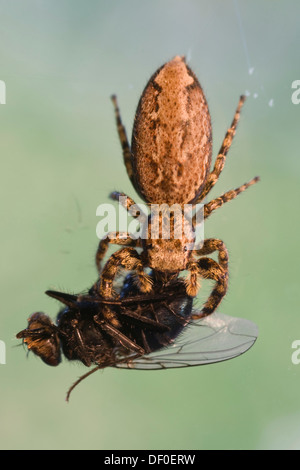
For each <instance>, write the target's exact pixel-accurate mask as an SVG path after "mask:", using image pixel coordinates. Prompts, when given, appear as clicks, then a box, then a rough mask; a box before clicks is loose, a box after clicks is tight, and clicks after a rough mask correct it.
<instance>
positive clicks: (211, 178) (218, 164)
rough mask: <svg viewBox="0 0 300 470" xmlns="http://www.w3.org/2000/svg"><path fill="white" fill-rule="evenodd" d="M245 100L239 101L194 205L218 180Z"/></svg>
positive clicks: (242, 98) (241, 98) (243, 97)
mask: <svg viewBox="0 0 300 470" xmlns="http://www.w3.org/2000/svg"><path fill="white" fill-rule="evenodd" d="M245 100H246V97H245V96H244V95H242V96H241V97H240V100H239V104H238V107H237V109H236V111H235V115H234V118H233V121H232V123H231V127H230V128H229V129H228V131H227V132H226V135H225V138H224V140H223V142H222V145H221V148H220V150H219V154H218V156H217V158H216V161H215V165H214V168H213V170H212V172H211V173H210V174H209V175H208V177H207V180H206V183H205V186H204V188H203V190H202V192H201V194H200V195H199V196H198V198H197V200H196V201H195V204H197V203H199V202H201V201H202V200H203V199H204V198H205V196H206V195H207V194H208V193H209V192H210V190H211V189H212V187H213V186H214V185H215V184H216V182H217V181H218V179H219V176H220V174H221V172H222V170H223V168H224V165H225V160H226V155H227V152H228V150H229V149H230V146H231V144H232V141H233V138H234V135H235V132H236V127H237V124H238V122H239V119H240V113H241V108H242V106H243V104H244V102H245Z"/></svg>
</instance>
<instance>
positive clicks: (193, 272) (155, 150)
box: [96, 56, 259, 317]
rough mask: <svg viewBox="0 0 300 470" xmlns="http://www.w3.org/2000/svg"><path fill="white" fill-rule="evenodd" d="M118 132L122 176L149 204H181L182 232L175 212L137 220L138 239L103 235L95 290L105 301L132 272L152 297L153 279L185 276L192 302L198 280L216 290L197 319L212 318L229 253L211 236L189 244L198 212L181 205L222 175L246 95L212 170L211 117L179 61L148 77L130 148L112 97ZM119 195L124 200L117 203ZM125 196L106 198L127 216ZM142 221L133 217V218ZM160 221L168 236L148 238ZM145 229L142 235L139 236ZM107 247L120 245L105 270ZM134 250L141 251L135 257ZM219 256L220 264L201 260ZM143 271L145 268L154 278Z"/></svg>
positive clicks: (209, 208) (199, 197)
mask: <svg viewBox="0 0 300 470" xmlns="http://www.w3.org/2000/svg"><path fill="white" fill-rule="evenodd" d="M112 99H113V103H114V107H115V115H116V122H117V128H118V134H119V137H120V141H121V145H122V149H123V159H124V163H125V167H126V170H127V174H128V176H129V178H130V180H131V182H132V184H133V186H134V188H135V189H136V191H137V192H138V194H139V195H140V196H141V197H142V198H143V200H144V201H145V202H146V203H147V204H148V206H151V205H153V204H156V205H157V204H158V205H160V204H168V205H173V204H177V205H179V206H180V208H181V209H180V210H181V218H182V219H183V221H182V225H181V226H182V227H183V226H184V227H185V230H184V231H183V232H182V236H181V237H180V238H178V237H175V236H174V233H175V229H176V221H175V218H174V214H172V213H171V214H170V212H169V213H168V214H166V213H164V212H163V211H161V212H159V213H158V214H157V215H155V216H153V214H150V216H149V217H148V216H147V215H146V214H143V215H142V219H143V220H144V221H145V222H147V223H145V227H143V226H142V228H141V232H142V234H143V236H142V237H141V238H138V239H136V238H134V237H132V236H131V234H130V233H121V232H116V233H115V234H112V233H111V234H108V235H107V236H106V237H105V238H103V239H102V240H101V241H100V243H99V247H98V250H97V253H96V265H97V267H98V271H99V273H101V276H100V279H99V282H98V289H99V293H100V294H101V296H103V297H105V298H110V297H111V296H112V293H113V283H114V280H115V278H116V276H117V275H118V274H119V272H120V270H121V269H123V268H124V269H127V270H130V271H132V272H135V275H136V278H137V282H138V285H139V288H140V290H141V291H142V292H145V293H147V292H151V290H152V288H153V282H152V281H153V280H154V284H155V282H156V281H157V280H158V279H164V280H165V281H166V280H168V281H169V280H171V279H176V278H177V276H178V274H179V273H180V272H181V271H188V273H189V276H187V277H186V279H185V285H186V292H187V295H189V296H191V297H194V296H196V295H197V293H198V290H199V287H200V282H199V281H200V279H201V278H204V279H210V280H213V281H215V287H214V289H213V290H212V292H211V295H210V296H209V298H208V300H207V301H206V303H205V304H204V306H203V308H202V310H201V312H200V313H199V317H203V316H206V315H210V314H211V313H212V312H213V311H214V310H215V309H216V308H217V307H218V305H219V304H220V302H221V300H222V299H223V297H224V296H225V294H226V291H227V286H228V252H227V249H226V246H225V244H224V242H223V241H222V240H219V239H215V238H210V239H206V240H204V241H203V244H202V246H201V247H199V246H197V245H195V231H196V229H197V217H196V216H197V213H196V214H194V215H193V217H191V218H190V219H189V220H187V218H186V217H185V216H184V211H183V207H184V205H185V204H192V206H193V208H195V207H197V204H199V203H202V202H203V201H204V198H205V197H206V196H207V195H208V193H209V192H210V190H211V189H212V188H213V186H214V185H215V183H216V182H217V181H218V178H219V176H220V174H221V172H222V170H223V167H224V164H225V159H226V155H227V152H228V150H229V148H230V146H231V143H232V140H233V137H234V135H235V132H236V127H237V124H238V121H239V118H240V112H241V108H242V105H243V103H244V101H245V97H244V96H241V98H240V100H239V103H238V107H237V109H236V112H235V115H234V119H233V121H232V124H231V126H230V128H229V129H228V131H227V133H226V135H225V138H224V141H223V143H222V145H221V148H220V151H219V154H218V156H217V158H216V161H215V164H214V167H213V169H212V171H210V166H211V156H212V130H211V121H210V113H209V110H208V106H207V102H206V99H205V96H204V93H203V91H202V88H201V86H200V84H199V82H198V80H197V77H196V76H195V74H194V73H193V72H192V70H191V69H190V68H189V67H188V66H187V65H186V63H185V60H184V58H182V57H179V56H177V57H175V58H174V59H173V60H171V61H170V62H168V63H166V64H165V65H163V66H162V67H161V68H160V69H158V70H157V71H156V72H155V73H154V75H153V76H152V77H151V79H150V80H149V82H148V84H147V86H146V87H145V89H144V92H143V94H142V96H141V98H140V101H139V104H138V107H137V111H136V115H135V119H134V125H133V133H132V141H131V146H130V144H129V142H128V139H127V135H126V130H125V128H124V126H123V123H122V120H121V116H120V111H119V108H118V104H117V100H116V97H115V96H113V97H112ZM258 180H259V178H258V177H256V178H253V179H252V180H251V181H249V182H248V183H246V184H244V185H242V186H240V187H238V188H237V189H235V190H230V191H228V192H226V193H225V194H223V195H222V196H220V197H218V198H216V199H214V200H212V201H210V202H208V203H205V204H204V219H207V218H208V217H209V216H210V215H211V214H212V212H213V211H215V210H216V209H218V208H219V207H221V206H222V205H223V204H224V203H226V202H228V201H231V200H232V199H234V198H235V197H237V196H238V195H239V194H240V193H241V192H243V191H245V190H246V189H247V188H249V187H250V186H251V185H253V184H254V183H256V182H257V181H258ZM121 196H122V198H121ZM125 196H126V195H125V194H124V193H121V192H114V193H112V194H111V197H112V199H114V200H119V202H120V203H121V204H123V202H122V201H124V200H126V203H125V208H126V209H127V210H128V211H130V209H131V208H132V206H134V205H135V202H134V201H133V200H132V199H131V198H130V197H128V196H126V197H125ZM124 197H125V198H124ZM137 216H139V217H140V216H141V214H140V213H138V214H137V215H136V216H134V217H137ZM157 217H158V218H159V223H160V225H159V226H160V227H161V226H162V221H163V220H164V219H165V218H166V217H169V224H170V227H171V232H170V237H169V238H168V239H165V238H164V237H162V234H161V232H160V233H159V236H158V237H155V238H153V237H152V236H151V235H152V231H151V230H152V228H153V225H154V224H155V223H157ZM145 231H146V233H145ZM110 244H117V245H124V247H123V248H121V249H120V250H118V251H117V252H115V253H114V254H112V256H111V257H110V258H109V260H108V261H107V263H106V264H105V266H104V268H103V269H102V264H101V263H102V260H103V259H104V257H105V254H106V252H107V249H108V247H109V245H110ZM137 248H141V249H142V252H141V253H138V251H137V250H136V249H137ZM214 252H217V253H218V262H216V261H214V260H213V259H212V258H210V257H207V255H211V254H212V253H214ZM145 268H151V270H152V272H153V279H151V278H149V276H148V275H147V273H146V271H145Z"/></svg>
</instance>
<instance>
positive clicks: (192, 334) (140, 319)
mask: <svg viewBox="0 0 300 470" xmlns="http://www.w3.org/2000/svg"><path fill="white" fill-rule="evenodd" d="M46 293H47V294H48V295H49V296H51V297H53V298H55V299H57V300H59V301H60V302H61V303H62V304H64V308H63V309H62V310H61V311H60V312H59V314H58V316H57V319H56V324H54V323H53V322H52V321H51V319H50V318H49V317H48V316H47V315H45V314H44V313H42V312H36V313H34V314H33V315H31V316H30V317H29V319H28V326H27V328H26V329H24V330H22V331H20V332H19V333H18V334H17V338H21V339H23V341H24V343H26V345H27V347H28V350H31V351H32V352H34V354H36V355H37V356H39V357H40V358H41V359H42V360H43V361H44V362H45V363H46V364H48V365H51V366H57V365H58V364H59V363H60V362H61V355H62V353H63V355H64V356H65V358H66V359H67V360H70V361H80V362H81V363H83V364H84V365H85V366H87V367H90V366H91V365H93V364H94V365H95V367H94V368H93V369H91V370H90V371H88V372H87V373H86V374H84V375H83V376H81V377H80V378H79V379H78V380H77V381H76V382H75V383H74V384H73V385H72V386H71V387H70V389H69V390H68V393H67V400H69V397H70V394H71V392H72V390H73V389H74V388H75V387H76V386H77V385H78V384H79V383H80V382H81V381H82V380H84V379H85V378H86V377H88V376H89V375H91V374H92V373H94V372H96V371H97V370H99V369H103V368H105V367H118V368H127V369H137V370H138V369H144V370H157V369H167V368H175V367H189V366H197V365H204V364H210V363H214V362H220V361H225V360H228V359H231V358H233V357H236V356H239V355H240V354H242V353H244V352H245V351H247V350H248V349H249V348H250V347H251V346H252V345H253V344H254V342H255V340H256V338H257V328H256V326H255V325H254V324H253V323H251V322H249V321H247V320H242V319H238V318H235V319H234V318H231V317H228V316H226V315H220V314H218V315H217V314H215V315H213V316H211V317H209V318H205V319H203V320H197V321H194V320H192V316H193V313H194V312H195V311H194V309H193V302H194V300H193V299H192V298H191V297H189V296H187V294H186V292H185V287H184V284H183V282H182V281H180V280H178V281H174V282H171V283H170V284H169V285H161V286H159V285H158V284H156V285H155V290H154V293H153V294H143V295H141V294H140V293H139V292H138V291H137V287H136V285H135V283H134V280H133V277H132V276H131V275H129V276H127V278H126V280H125V282H124V284H123V287H122V290H121V293H120V296H119V299H118V300H109V301H108V300H106V299H103V298H101V297H100V296H99V294H98V293H97V292H96V291H95V290H94V289H93V288H92V289H91V290H90V292H89V293H87V294H84V295H70V294H66V293H62V292H56V291H47V292H46ZM105 305H109V308H110V309H111V311H112V312H113V314H114V317H115V320H116V321H117V323H118V325H117V326H113V324H112V323H111V322H108V321H107V319H106V317H105V316H103V314H102V311H103V308H104V306H105Z"/></svg>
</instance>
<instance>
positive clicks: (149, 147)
mask: <svg viewBox="0 0 300 470" xmlns="http://www.w3.org/2000/svg"><path fill="white" fill-rule="evenodd" d="M131 154H132V163H133V168H134V175H135V181H136V186H137V189H138V191H139V192H140V194H141V195H142V196H143V198H144V199H145V200H146V202H148V203H152V204H160V203H167V204H170V203H180V204H186V203H189V202H192V201H194V200H195V199H196V198H197V196H198V195H199V194H200V193H201V190H202V188H203V186H204V183H205V181H206V178H207V175H208V172H209V170H210V165H211V154H212V131H211V121H210V114H209V110H208V106H207V103H206V99H205V96H204V93H203V91H202V88H201V86H200V84H199V82H198V80H197V78H196V76H195V75H194V73H193V72H192V71H191V69H190V68H189V67H188V66H187V65H186V63H185V61H184V58H182V57H179V56H176V57H175V58H174V59H173V60H171V61H170V62H168V63H166V64H165V65H163V66H162V67H161V68H160V69H158V70H157V71H156V72H155V74H154V75H153V76H152V77H151V79H150V80H149V82H148V84H147V85H146V87H145V89H144V92H143V94H142V96H141V99H140V101H139V105H138V108H137V112H136V115H135V121H134V127H133V134H132V146H131Z"/></svg>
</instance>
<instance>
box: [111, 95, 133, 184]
mask: <svg viewBox="0 0 300 470" xmlns="http://www.w3.org/2000/svg"><path fill="white" fill-rule="evenodd" d="M111 99H112V102H113V105H114V109H115V117H116V123H117V129H118V134H119V139H120V142H121V146H122V150H123V160H124V164H125V167H126V171H127V174H128V176H129V179H130V181H131V182H132V184H133V186H134V187H135V182H134V178H133V169H132V163H131V149H130V145H129V142H128V139H127V134H126V129H125V127H124V126H123V123H122V119H121V114H120V109H119V106H118V102H117V97H116V95H113V96H112V97H111Z"/></svg>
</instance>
